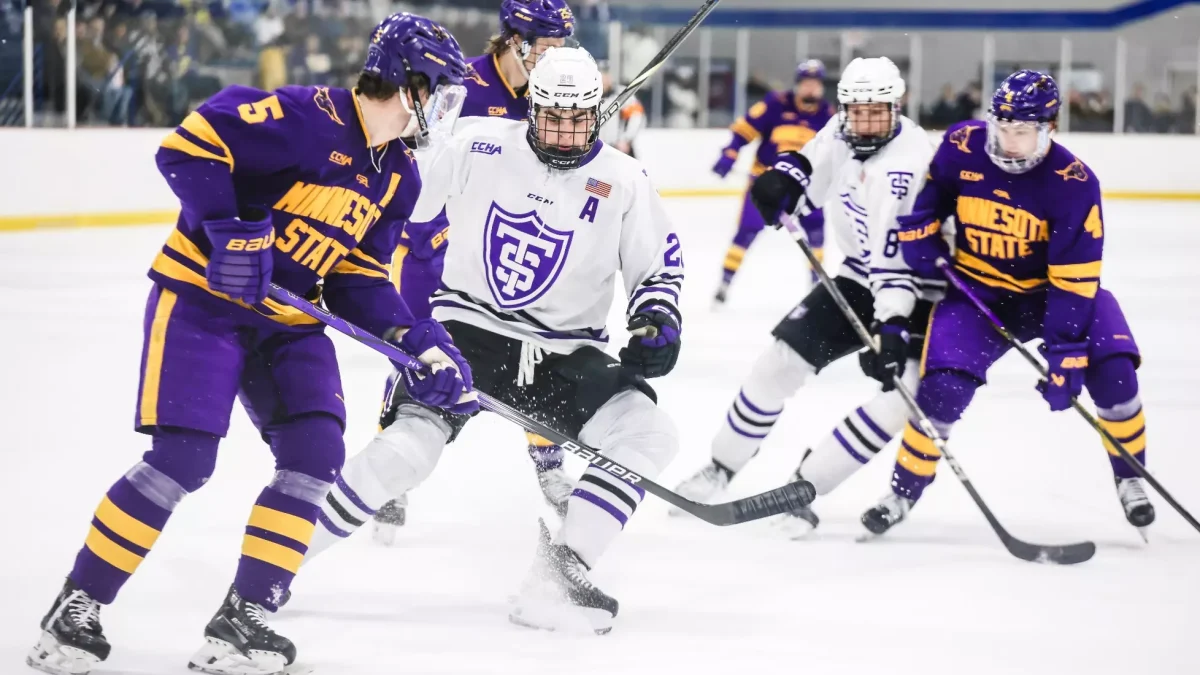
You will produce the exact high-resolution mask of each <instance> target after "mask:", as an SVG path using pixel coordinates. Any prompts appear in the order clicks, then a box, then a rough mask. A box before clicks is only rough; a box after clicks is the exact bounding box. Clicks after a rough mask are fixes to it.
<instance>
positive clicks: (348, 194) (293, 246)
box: [28, 14, 478, 674]
mask: <svg viewBox="0 0 1200 675" xmlns="http://www.w3.org/2000/svg"><path fill="white" fill-rule="evenodd" d="M464 72H465V65H464V62H463V59H462V54H461V52H460V51H459V48H458V44H457V43H456V42H455V40H454V38H453V37H452V36H451V35H450V34H449V33H447V32H446V31H445V30H444V29H443V28H442V27H441V26H439V25H437V24H435V23H433V22H431V21H428V20H426V19H423V18H421V17H416V16H413V15H409V14H396V15H393V16H391V17H389V18H387V19H385V20H384V21H383V23H381V24H380V25H379V26H378V27H377V28H376V29H375V31H374V33H373V34H372V37H371V43H370V46H369V49H368V56H367V61H366V64H365V67H364V72H363V74H362V76H361V77H360V79H359V86H358V88H357V89H356V90H355V91H353V92H351V91H346V90H343V89H331V88H326V87H283V88H281V89H279V90H277V91H275V92H274V93H267V92H263V91H259V90H256V89H251V88H248V87H240V86H235V87H230V88H228V89H225V90H224V91H222V92H220V93H218V94H217V95H216V96H213V97H212V98H211V99H210V100H208V101H207V102H205V103H204V104H203V105H201V106H200V107H199V108H198V109H197V110H196V112H194V113H192V114H191V115H189V116H188V117H187V118H186V119H185V120H184V121H183V123H182V124H181V125H180V126H179V127H178V128H177V129H176V130H175V131H173V132H172V133H171V134H170V135H168V136H167V138H166V140H164V141H163V143H162V146H161V147H160V148H159V151H158V155H157V162H158V167H159V170H160V171H161V172H162V175H163V177H164V178H165V179H166V181H167V183H168V185H170V187H171V189H172V190H173V191H174V192H175V194H176V195H177V196H178V197H179V201H180V204H181V206H182V212H181V214H180V216H179V222H178V224H177V226H176V228H175V229H174V230H173V231H172V232H171V235H170V236H169V237H168V238H167V242H166V244H165V245H164V246H163V247H162V250H161V252H160V253H159V254H158V256H157V257H156V258H155V259H154V262H153V264H152V266H151V268H150V272H149V275H150V278H151V279H152V280H153V282H154V284H153V286H152V288H151V291H150V297H149V300H148V302H147V305H146V315H145V342H144V344H143V351H142V364H141V384H140V387H139V390H138V403H137V409H136V415H135V422H134V424H135V428H136V429H137V430H138V431H140V432H142V433H145V434H148V435H149V436H150V438H151V449H150V450H149V451H148V452H146V453H145V454H144V455H143V457H142V461H140V462H138V463H137V464H135V465H134V466H133V467H132V468H131V469H129V470H128V471H127V472H125V474H124V475H123V476H122V477H121V478H120V479H118V480H117V482H116V483H114V484H113V485H112V487H111V488H109V490H108V492H107V494H105V496H104V498H103V499H102V500H101V502H100V505H99V507H97V509H96V511H95V514H94V516H93V518H92V521H91V528H90V531H89V533H88V535H87V539H86V541H85V543H84V546H83V548H82V549H81V550H80V551H79V554H78V555H77V557H76V559H75V566H74V568H73V569H72V570H71V572H70V574H69V576H68V577H67V580H66V583H65V584H64V586H63V588H62V591H61V593H60V594H59V595H58V597H57V599H55V601H54V603H53V604H52V605H51V607H50V611H49V612H48V613H47V614H46V616H45V618H44V619H43V620H42V624H41V628H42V635H41V638H40V639H39V641H38V644H37V646H36V647H34V648H33V650H31V652H30V653H29V656H28V662H29V664H30V665H32V666H34V667H36V668H39V669H41V670H44V671H47V672H51V673H86V672H88V671H89V670H90V669H91V667H92V666H93V665H94V664H96V663H97V662H99V661H103V660H104V659H105V658H107V657H108V655H109V650H110V647H109V643H108V641H107V639H106V638H105V635H104V632H103V630H102V628H101V625H100V609H101V607H102V606H103V605H107V604H109V603H112V602H113V601H114V600H115V599H116V596H117V593H118V591H119V590H120V589H121V587H122V585H124V583H125V582H126V581H127V580H128V579H129V577H130V575H132V574H133V573H134V571H136V570H137V568H138V566H139V565H140V564H141V563H142V561H143V558H145V557H146V555H147V554H149V552H150V549H151V548H152V547H153V546H154V543H155V541H156V540H157V539H158V537H159V534H160V533H161V531H162V529H163V527H164V526H165V525H166V524H167V520H168V519H169V518H170V517H171V513H172V511H173V510H174V509H175V508H176V506H177V505H178V504H179V502H180V501H181V500H182V499H183V498H184V497H186V496H187V495H188V493H190V492H194V491H196V490H198V489H199V488H200V487H202V486H203V485H204V484H205V483H206V482H207V481H208V479H209V476H211V475H212V472H213V467H214V464H215V462H216V455H217V446H218V444H219V442H220V439H221V438H222V437H223V436H225V434H226V432H227V431H228V428H229V418H230V414H231V412H232V408H233V403H234V399H240V400H241V401H242V405H243V406H244V407H245V409H246V412H247V413H248V414H249V416H250V419H251V420H252V421H253V422H254V424H255V426H257V428H258V429H259V431H260V433H261V434H262V438H263V440H264V441H265V442H267V443H268V444H269V445H270V447H271V452H272V454H274V456H275V466H276V471H275V474H274V476H273V477H272V479H271V481H270V483H269V484H268V485H267V487H266V488H265V489H263V491H262V492H261V493H260V494H259V496H258V499H257V500H256V501H255V502H254V505H253V508H252V509H250V519H249V522H248V524H247V525H246V529H245V536H244V538H243V540H242V549H241V558H240V560H239V561H238V565H237V573H236V576H235V577H234V580H233V584H232V586H231V587H230V589H229V591H228V593H227V594H226V596H225V598H224V601H223V603H222V604H221V606H220V608H219V609H218V610H217V613H216V614H215V615H214V616H213V618H212V621H210V622H209V624H208V625H207V626H206V627H205V629H204V638H205V645H204V646H203V647H202V648H201V650H200V651H199V652H197V653H196V654H195V655H194V656H193V657H192V660H191V662H190V664H189V665H190V666H191V667H192V668H195V669H199V670H203V671H206V672H210V673H219V674H224V673H237V674H245V673H275V672H279V671H282V670H283V669H284V667H285V666H287V665H288V664H290V663H292V662H293V660H294V659H295V657H296V648H295V646H294V645H293V644H292V642H291V641H290V640H288V639H287V638H285V637H283V636H282V635H279V634H277V633H275V632H274V631H273V630H272V629H271V628H270V627H269V625H268V623H267V615H268V613H269V612H272V611H274V610H275V609H276V607H277V605H278V603H279V602H280V600H281V598H282V597H283V596H284V595H285V594H286V593H287V592H288V586H289V584H290V583H291V581H292V578H293V576H294V575H295V574H296V571H297V569H298V568H299V566H300V562H301V560H303V558H304V554H305V552H306V551H307V548H308V545H309V542H310V539H311V537H312V534H313V529H314V524H315V523H316V521H317V515H318V513H320V507H319V504H321V503H323V502H324V500H325V496H326V493H327V492H328V490H329V488H330V484H331V483H332V482H333V481H334V479H335V478H336V477H337V475H338V472H339V471H340V469H341V467H342V462H343V459H344V456H345V448H344V445H343V442H342V432H343V428H344V425H345V419H346V411H345V404H344V403H343V401H342V394H341V383H340V377H339V375H338V365H337V361H336V358H335V354H334V348H333V343H332V341H331V340H330V339H329V337H328V336H326V335H325V334H324V332H323V330H322V325H321V324H320V323H319V322H317V321H316V320H314V319H311V318H309V317H308V316H306V315H304V314H303V313H301V312H299V311H298V310H295V309H292V308H289V307H287V306H286V305H282V304H279V303H276V302H274V301H272V300H271V299H270V298H269V297H268V285H269V284H270V283H272V282H273V283H276V284H279V285H280V286H283V287H284V288H286V289H288V290H290V291H292V292H294V293H297V294H303V295H305V296H306V297H308V298H310V299H312V300H314V301H316V300H318V298H320V299H322V300H323V301H324V303H325V305H326V306H327V307H328V308H329V309H330V310H331V311H333V312H336V313H338V314H339V315H341V316H344V317H346V318H347V319H348V320H350V321H353V322H354V323H356V324H358V325H360V326H363V327H365V328H367V329H368V330H370V331H372V332H373V333H375V334H377V335H379V336H381V337H383V338H385V339H391V340H396V341H398V342H399V344H400V345H401V346H402V347H403V348H404V349H405V350H406V351H408V352H410V353H413V354H418V355H420V358H421V360H422V361H423V362H425V363H427V364H428V365H429V366H430V369H431V371H432V373H431V374H430V375H429V376H427V377H423V378H417V377H416V376H412V377H410V378H409V379H408V381H407V382H408V391H409V392H410V394H411V395H412V396H413V398H415V399H417V400H420V401H422V402H423V403H425V404H427V405H431V406H444V407H446V408H447V409H449V410H456V411H459V412H471V411H472V410H473V409H476V408H477V407H478V406H477V404H475V403H474V401H473V400H472V397H473V393H471V392H470V384H471V373H470V368H469V366H468V364H467V363H466V361H465V360H464V359H463V358H462V356H461V355H460V354H459V352H458V350H457V349H455V347H454V345H453V343H452V342H451V340H450V337H449V335H448V334H447V333H446V331H445V329H444V328H442V326H441V325H440V324H438V323H437V322H436V321H434V320H432V319H429V318H426V319H420V320H414V318H413V316H412V315H411V313H410V312H409V310H408V308H407V307H406V306H405V304H404V301H403V300H402V299H401V297H400V294H399V293H397V292H396V289H395V288H394V287H393V286H392V285H391V283H390V280H389V278H388V272H389V269H388V268H389V260H390V256H391V254H392V252H393V251H394V250H395V246H396V242H397V241H398V239H399V235H400V229H401V227H402V225H403V223H404V221H405V220H406V219H407V218H408V217H409V215H410V214H411V213H412V211H413V209H414V206H415V203H416V200H417V196H418V193H419V191H420V189H421V179H420V176H419V175H418V174H417V170H416V163H415V161H414V159H413V157H412V155H411V154H410V153H409V152H408V151H407V150H406V149H405V148H404V146H403V145H402V144H401V143H399V142H398V141H397V140H396V139H398V138H400V137H402V136H414V135H415V136H417V137H423V136H424V134H425V132H426V129H422V122H423V120H430V122H433V121H435V120H438V119H439V118H442V121H445V122H447V123H452V122H453V120H452V119H451V118H452V116H453V115H452V114H451V115H449V116H448V117H443V116H442V113H443V111H446V110H450V109H451V108H447V107H445V105H446V104H447V103H448V102H450V101H452V100H453V99H454V98H455V97H456V95H459V96H460V95H461V84H462V78H463V75H464ZM422 105H423V106H424V107H423V109H422V112H423V113H424V117H423V118H422V116H421V115H418V114H415V113H416V112H417V110H416V107H417V106H422Z"/></svg>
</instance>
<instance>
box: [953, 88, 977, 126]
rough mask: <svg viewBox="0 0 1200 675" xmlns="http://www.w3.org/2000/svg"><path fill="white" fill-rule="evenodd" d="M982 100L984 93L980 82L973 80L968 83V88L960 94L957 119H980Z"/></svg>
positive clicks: (957, 104) (959, 120) (957, 103)
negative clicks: (980, 103)
mask: <svg viewBox="0 0 1200 675" xmlns="http://www.w3.org/2000/svg"><path fill="white" fill-rule="evenodd" d="M982 100H983V94H982V89H981V88H980V85H979V82H972V83H971V84H969V85H967V88H966V90H965V91H963V92H962V93H961V94H959V95H958V101H957V102H956V107H957V108H958V111H957V113H956V115H955V117H957V120H956V121H958V122H961V121H963V120H973V119H978V118H979V116H980V115H979V113H980V110H979V102H980V101H982Z"/></svg>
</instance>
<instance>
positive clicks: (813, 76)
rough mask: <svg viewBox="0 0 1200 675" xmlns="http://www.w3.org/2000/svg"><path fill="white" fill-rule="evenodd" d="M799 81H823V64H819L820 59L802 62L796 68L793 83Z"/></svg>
mask: <svg viewBox="0 0 1200 675" xmlns="http://www.w3.org/2000/svg"><path fill="white" fill-rule="evenodd" d="M800 80H821V81H822V82H824V81H825V64H824V63H821V60H820V59H809V60H807V61H802V62H801V63H800V65H798V66H796V78H795V80H794V81H795V82H799V81H800Z"/></svg>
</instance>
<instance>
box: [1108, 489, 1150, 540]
mask: <svg viewBox="0 0 1200 675" xmlns="http://www.w3.org/2000/svg"><path fill="white" fill-rule="evenodd" d="M1113 482H1114V483H1116V485H1117V497H1119V498H1120V499H1121V507H1122V508H1124V509H1125V520H1128V521H1129V524H1130V525H1132V526H1134V527H1136V528H1137V529H1138V534H1140V535H1142V539H1145V540H1147V541H1149V540H1148V539H1146V532H1145V528H1147V527H1149V526H1150V525H1151V524H1153V523H1154V505H1153V504H1151V503H1150V498H1149V497H1148V496H1146V489H1145V488H1143V487H1142V479H1141V478H1117V477H1115V476H1114V477H1113Z"/></svg>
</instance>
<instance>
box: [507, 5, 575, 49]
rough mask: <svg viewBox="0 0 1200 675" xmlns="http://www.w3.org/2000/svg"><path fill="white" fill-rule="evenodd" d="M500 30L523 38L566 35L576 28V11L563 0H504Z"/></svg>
mask: <svg viewBox="0 0 1200 675" xmlns="http://www.w3.org/2000/svg"><path fill="white" fill-rule="evenodd" d="M500 30H501V31H502V32H504V33H512V34H514V35H519V36H521V39H523V40H525V41H526V42H532V41H534V40H536V39H537V38H568V37H571V35H572V34H573V33H574V32H575V15H574V14H573V13H572V12H571V8H570V7H568V6H567V3H566V2H565V0H503V2H501V3H500Z"/></svg>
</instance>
